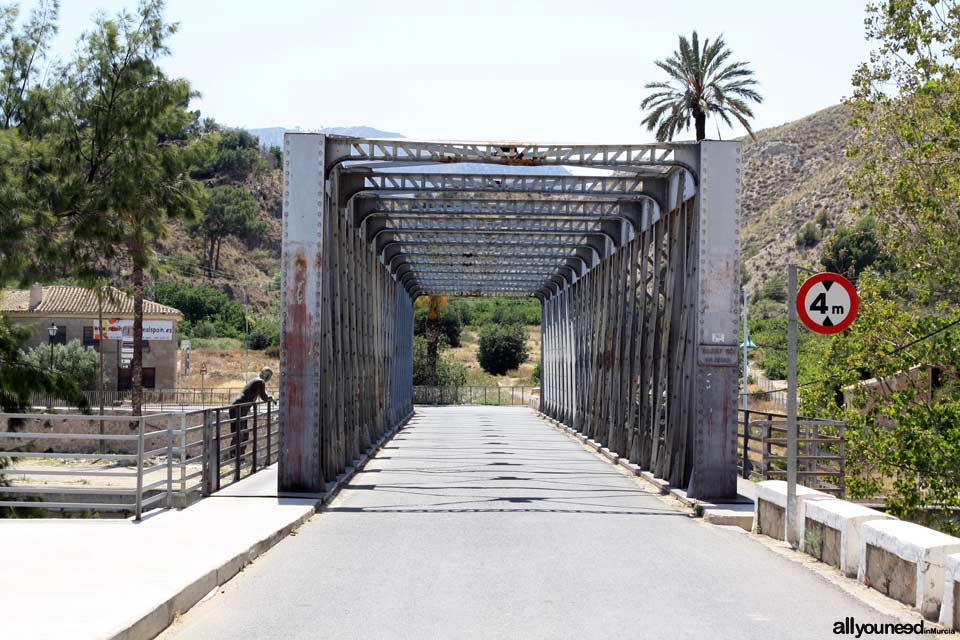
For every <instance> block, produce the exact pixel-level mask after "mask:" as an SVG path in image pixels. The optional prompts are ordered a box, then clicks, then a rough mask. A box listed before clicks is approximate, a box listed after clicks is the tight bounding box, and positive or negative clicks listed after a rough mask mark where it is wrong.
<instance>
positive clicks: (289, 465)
mask: <svg viewBox="0 0 960 640" xmlns="http://www.w3.org/2000/svg"><path fill="white" fill-rule="evenodd" d="M283 157H284V188H283V251H282V258H281V262H282V265H281V274H282V275H281V302H280V304H281V308H282V310H283V317H282V327H281V336H280V464H279V489H280V490H281V491H309V492H319V491H322V490H323V488H324V484H323V469H322V463H321V435H320V433H321V407H320V385H321V374H320V358H321V357H322V355H323V354H322V349H321V344H322V340H321V312H322V308H321V302H322V298H323V295H322V294H323V288H322V287H323V276H324V274H323V271H324V270H323V243H324V238H325V234H326V232H327V229H326V225H325V220H324V215H325V213H326V210H327V207H328V206H329V201H328V198H327V195H326V191H325V188H324V186H325V180H324V159H325V137H324V136H322V135H290V134H288V135H287V136H285V138H284V154H283Z"/></svg>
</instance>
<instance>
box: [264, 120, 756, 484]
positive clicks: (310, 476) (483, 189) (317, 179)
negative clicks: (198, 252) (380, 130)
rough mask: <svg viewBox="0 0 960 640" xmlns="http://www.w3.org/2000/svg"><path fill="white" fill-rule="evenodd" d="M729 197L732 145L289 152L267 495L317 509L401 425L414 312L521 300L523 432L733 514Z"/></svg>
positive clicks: (732, 226) (368, 145)
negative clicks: (548, 171) (578, 444)
mask: <svg viewBox="0 0 960 640" xmlns="http://www.w3.org/2000/svg"><path fill="white" fill-rule="evenodd" d="M447 163H483V164H499V165H506V166H511V167H530V169H529V171H536V167H539V166H550V165H561V166H576V167H587V168H590V169H591V170H596V171H597V172H598V174H596V175H579V176H577V175H570V176H558V175H538V174H516V173H503V174H450V173H445V172H443V171H438V170H437V169H436V165H441V164H447ZM424 165H428V166H427V167H426V168H423V166H424ZM610 170H615V171H616V173H611V171H610ZM739 181H740V150H739V144H738V143H736V142H713V141H704V142H701V143H676V144H666V145H536V144H512V143H510V144H505V143H453V142H419V141H411V140H392V139H391V140H372V139H358V138H348V137H340V136H324V135H322V134H287V136H286V138H285V141H284V200H283V258H282V281H281V308H282V317H283V322H282V330H281V374H280V383H281V416H280V417H281V453H280V489H281V490H283V491H310V492H315V491H322V490H323V488H324V486H325V483H326V482H329V481H330V480H332V479H333V478H335V477H336V475H337V474H338V473H340V472H341V471H343V470H344V469H345V468H346V467H348V466H350V465H351V464H352V461H353V460H355V459H356V458H358V457H359V456H360V455H361V453H362V451H364V450H365V449H366V448H367V447H369V446H370V444H371V443H373V442H375V441H376V440H377V439H378V437H379V435H381V434H383V433H384V432H385V431H387V430H388V429H389V428H391V427H393V426H394V425H396V424H397V423H398V422H400V421H402V420H403V419H405V418H406V417H407V416H408V415H409V414H410V413H411V412H412V410H413V407H412V366H413V347H412V327H413V306H414V300H415V299H416V298H417V297H418V296H420V295H444V294H449V295H508V296H517V295H524V294H526V295H533V296H536V297H537V298H538V299H539V300H540V302H541V304H542V308H543V321H542V333H543V340H542V345H543V346H542V353H541V356H540V357H541V371H542V374H541V375H542V385H541V411H543V412H544V413H545V414H546V415H548V416H551V417H553V418H555V419H557V420H560V421H562V422H565V423H567V424H570V425H572V426H574V427H575V428H577V429H578V430H580V431H582V432H584V433H586V434H587V435H589V436H590V437H592V438H594V439H597V440H599V441H600V442H602V443H604V444H605V445H606V446H608V447H610V448H611V449H613V450H615V451H618V452H619V453H620V454H621V455H623V456H626V457H629V458H630V459H631V460H632V461H634V462H636V463H637V464H639V465H640V466H642V467H644V468H646V469H650V470H651V471H653V472H654V474H655V475H657V476H658V477H662V478H665V479H668V480H669V481H670V482H671V484H673V485H675V486H680V487H685V488H686V489H687V491H688V493H689V495H691V496H692V497H698V498H704V499H722V498H732V497H734V496H735V494H736V462H735V435H736V406H737V390H738V381H739V376H738V371H737V364H738V360H737V353H738V351H737V342H736V341H737V318H738V311H739V307H738V295H737V294H738V288H739V254H738V220H739Z"/></svg>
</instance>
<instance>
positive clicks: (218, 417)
mask: <svg viewBox="0 0 960 640" xmlns="http://www.w3.org/2000/svg"><path fill="white" fill-rule="evenodd" d="M231 413H232V414H233V415H234V417H231ZM245 413H246V414H248V415H243V414H245ZM0 419H7V420H8V421H9V420H11V419H14V420H22V421H27V420H32V421H43V422H47V423H51V424H53V425H54V426H53V428H55V423H56V422H58V421H63V422H66V421H73V422H80V423H86V424H87V425H90V426H92V425H93V424H94V423H97V422H100V421H103V422H108V423H117V422H123V423H136V432H135V433H130V434H98V433H67V432H64V431H50V432H42V431H37V430H31V431H2V432H0V443H2V442H4V441H6V442H9V443H11V446H7V447H4V446H2V445H0V449H13V450H11V451H0V457H7V458H11V459H31V458H33V459H39V458H46V459H64V460H91V459H97V460H104V461H110V462H113V463H115V464H116V463H133V464H134V465H135V466H136V469H135V470H132V471H120V470H113V469H111V470H105V469H56V468H53V469H49V470H48V469H17V468H0V479H3V478H9V477H17V476H20V477H22V478H30V477H37V476H57V477H64V476H66V477H70V476H73V477H83V476H90V477H112V478H127V479H135V486H134V487H133V488H117V487H100V488H97V487H89V488H88V487H83V488H80V487H58V486H50V485H46V484H38V483H37V482H33V483H32V484H23V485H13V486H10V487H7V486H0V507H17V508H53V509H85V510H87V509H89V510H95V511H109V512H116V511H121V512H123V511H129V512H132V513H133V516H134V519H136V520H139V519H140V518H141V517H142V515H143V513H144V511H145V510H146V509H147V508H150V507H153V506H155V505H158V504H161V503H162V504H163V505H164V506H166V507H168V508H170V507H174V506H179V507H184V506H186V505H187V504H189V503H190V502H191V501H192V500H193V499H196V497H198V496H203V495H209V493H211V492H212V491H215V490H218V489H220V488H222V487H223V486H226V485H228V484H230V483H232V482H236V481H238V480H240V479H241V478H244V477H247V476H249V475H250V474H253V473H256V472H257V471H260V470H262V469H264V468H265V467H267V466H269V465H271V464H273V463H274V462H276V460H277V457H278V455H279V442H280V433H279V421H278V420H277V412H276V410H275V403H274V402H273V401H268V402H250V403H244V404H239V405H228V406H220V407H213V408H204V409H199V410H194V411H189V412H183V413H170V412H167V413H151V414H149V415H144V416H115V415H113V416H100V415H89V414H86V415H78V414H46V413H43V414H41V413H7V414H0ZM160 423H162V425H163V426H159V424H160ZM214 432H216V437H213V434H214ZM224 432H226V433H224ZM188 436H189V437H188ZM233 438H236V439H237V442H238V445H239V446H238V445H235V444H233V443H232V441H231V440H232V439H233ZM43 441H48V442H54V443H55V442H60V443H64V442H65V441H73V442H74V443H86V442H91V441H96V442H97V443H98V444H99V450H98V451H97V452H95V453H94V452H77V451H75V450H74V451H69V450H63V449H66V448H67V447H66V446H61V447H60V449H61V450H60V451H50V450H49V449H48V447H47V446H46V445H44V447H43V448H44V449H47V450H44V451H38V450H37V449H38V448H39V445H38V443H39V442H43ZM147 443H149V446H145V445H146V444H147ZM106 445H114V446H123V445H126V446H128V447H129V446H130V445H135V451H132V452H131V451H129V449H127V450H124V449H120V451H119V452H107V451H104V448H105V447H106ZM54 446H55V445H54ZM214 446H215V447H216V449H214V448H213V447H214ZM248 449H250V450H248ZM227 451H229V452H230V456H231V457H230V459H226V458H223V457H222V456H223V454H224V453H225V452H227ZM156 458H159V459H160V461H159V462H155V463H152V464H145V463H146V462H147V460H149V459H156ZM197 465H199V466H200V469H197V468H196V466H197ZM224 469H226V472H224V471H223V470H224ZM157 474H162V475H157ZM221 476H223V477H221ZM4 494H9V495H6V496H5V495H4ZM14 495H16V496H22V497H23V498H28V497H37V498H41V500H40V501H36V502H34V501H25V500H11V499H5V498H9V497H11V496H14ZM93 495H101V496H104V497H106V496H114V497H116V496H121V497H128V498H130V501H129V502H126V501H122V500H121V501H118V500H108V501H104V502H79V501H76V502H69V501H66V500H64V499H63V498H66V497H67V496H93ZM46 496H51V497H60V498H61V499H60V500H53V501H48V500H43V498H44V497H46Z"/></svg>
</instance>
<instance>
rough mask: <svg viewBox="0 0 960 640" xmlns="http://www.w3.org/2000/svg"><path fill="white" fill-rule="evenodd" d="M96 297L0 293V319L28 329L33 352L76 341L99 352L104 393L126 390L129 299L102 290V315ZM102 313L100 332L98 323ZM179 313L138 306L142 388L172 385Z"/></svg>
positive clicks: (60, 288) (59, 288)
mask: <svg viewBox="0 0 960 640" xmlns="http://www.w3.org/2000/svg"><path fill="white" fill-rule="evenodd" d="M100 307H101V304H100V303H99V302H98V299H97V292H96V291H95V290H92V289H85V288H83V287H72V286H67V285H54V286H49V287H44V286H41V285H39V284H34V285H33V286H32V287H30V289H5V290H3V291H0V315H3V316H4V317H5V318H7V319H9V320H10V321H11V322H12V323H14V324H19V325H24V326H28V327H29V328H30V329H31V334H30V338H29V339H28V340H27V343H26V344H25V345H24V347H25V348H28V349H30V348H33V347H36V346H37V345H40V344H43V343H45V342H50V343H54V344H66V343H67V342H69V341H70V340H80V341H81V342H82V343H83V345H84V346H87V347H92V348H94V349H97V350H98V351H99V350H101V349H102V350H103V361H104V379H105V382H106V385H107V389H117V390H119V391H123V390H125V389H128V388H129V387H130V377H131V376H130V374H131V371H130V358H131V357H132V354H133V296H131V295H129V294H127V293H125V292H123V291H121V290H119V289H117V288H114V287H105V288H104V289H103V302H102V310H101V308H100ZM101 313H102V316H103V327H100V323H99V317H100V315H101ZM180 320H183V314H182V313H180V311H179V310H178V309H174V308H173V307H168V306H166V305H163V304H160V303H159V302H154V301H152V300H144V301H143V321H144V322H143V324H144V348H143V383H144V386H145V387H148V388H153V387H157V388H172V387H175V386H176V380H177V361H178V358H177V355H178V352H177V343H178V339H177V323H178V322H179V321H180Z"/></svg>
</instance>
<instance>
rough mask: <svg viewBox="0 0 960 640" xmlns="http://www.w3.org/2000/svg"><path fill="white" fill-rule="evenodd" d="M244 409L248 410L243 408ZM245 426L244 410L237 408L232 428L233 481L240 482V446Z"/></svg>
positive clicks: (241, 447)
mask: <svg viewBox="0 0 960 640" xmlns="http://www.w3.org/2000/svg"><path fill="white" fill-rule="evenodd" d="M245 409H249V406H248V407H245ZM246 424H247V416H246V415H245V414H244V410H243V409H240V408H239V407H238V408H237V416H236V418H235V422H234V427H235V428H236V432H235V435H234V436H233V465H234V466H233V481H234V482H239V481H240V453H241V452H242V450H243V445H242V444H240V443H241V442H243V439H242V437H243V429H244V427H245V426H246Z"/></svg>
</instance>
